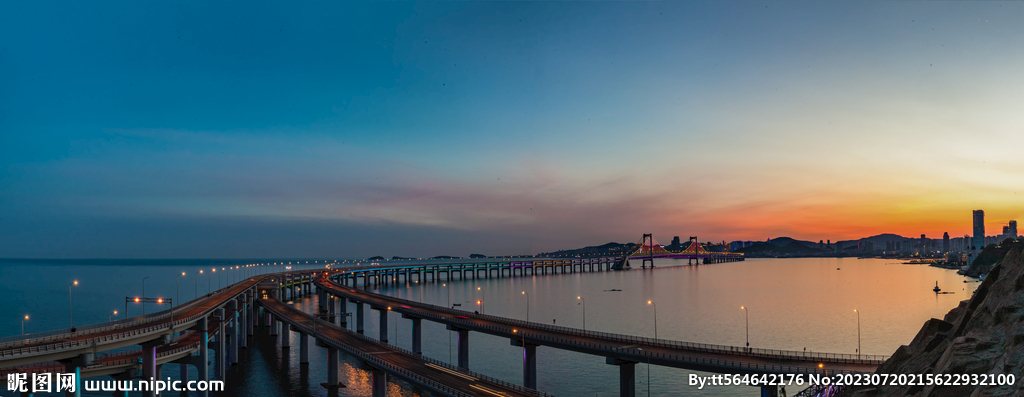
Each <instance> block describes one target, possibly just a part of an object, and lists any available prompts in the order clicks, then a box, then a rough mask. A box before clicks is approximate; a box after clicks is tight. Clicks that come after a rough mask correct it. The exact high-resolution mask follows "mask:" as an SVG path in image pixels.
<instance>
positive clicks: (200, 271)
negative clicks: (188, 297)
mask: <svg viewBox="0 0 1024 397" xmlns="http://www.w3.org/2000/svg"><path fill="white" fill-rule="evenodd" d="M200 274H203V269H199V272H198V273H196V299H199V275H200Z"/></svg>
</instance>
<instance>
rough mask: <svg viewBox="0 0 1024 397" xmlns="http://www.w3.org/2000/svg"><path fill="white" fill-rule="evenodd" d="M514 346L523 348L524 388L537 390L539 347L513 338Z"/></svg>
mask: <svg viewBox="0 0 1024 397" xmlns="http://www.w3.org/2000/svg"><path fill="white" fill-rule="evenodd" d="M511 342H512V343H511V344H512V346H522V347H523V386H526V387H529V388H531V389H537V345H534V344H532V343H525V341H523V340H521V339H516V338H512V341H511Z"/></svg>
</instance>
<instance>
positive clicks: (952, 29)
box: [0, 2, 1024, 257]
mask: <svg viewBox="0 0 1024 397" xmlns="http://www.w3.org/2000/svg"><path fill="white" fill-rule="evenodd" d="M76 7H78V8H76ZM51 8H52V7H47V6H45V5H40V4H32V3H26V4H4V5H2V6H0V36H2V37H5V38H7V40H4V42H5V43H6V44H5V46H4V47H3V48H0V86H2V87H4V88H3V89H0V130H2V131H3V133H2V134H0V155H2V156H0V159H2V160H0V226H2V227H0V230H2V231H0V257H284V256H298V257H331V256H341V257H363V256H369V255H384V256H390V255H398V256H433V255H468V254H470V253H483V254H491V255H503V254H532V253H537V252H544V251H551V250H556V249H565V248H576V247H581V246H585V245H597V244H603V243H606V242H609V241H616V242H623V243H625V242H634V241H637V240H639V238H640V235H641V234H643V233H654V234H655V236H656V238H658V240H659V241H661V242H662V243H667V242H668V241H669V240H670V239H671V238H672V236H683V238H684V239H685V238H686V237H687V236H692V235H696V236H699V237H700V238H701V240H704V241H708V240H710V241H722V240H725V241H731V240H764V239H766V238H774V237H780V236H790V237H794V238H799V239H806V240H813V241H817V240H825V239H830V240H832V241H836V240H841V239H854V238H860V237H867V236H871V235H876V234H881V233H897V234H901V235H904V236H908V237H909V236H917V235H920V234H926V235H927V236H928V237H933V238H938V237H941V235H942V233H943V232H949V233H950V235H952V236H954V237H957V236H962V235H964V234H966V233H970V227H971V223H970V222H971V218H970V216H971V212H970V211H971V210H973V209H984V210H985V211H986V220H987V222H988V234H989V235H996V234H998V233H999V227H1000V225H1002V224H1005V222H1006V221H1008V220H1011V219H1021V218H1024V156H1022V152H1021V148H1024V113H1022V112H1021V111H1020V110H1021V109H1024V74H1021V73H1020V71H1021V70H1024V52H1021V51H1020V48H1021V46H1022V45H1024V30H1021V29H1020V28H1019V21H1021V20H1024V4H1021V3H1001V2H984V3H976V2H971V3H930V2H928V3H902V2H901V3H874V2H871V3H868V2H865V3H842V4H837V3H829V4H820V3H764V2H740V3H736V2H733V3H720V4H704V3H671V2H670V3H661V2H658V3H633V2H624V3H619V2H615V3H603V2H601V3H598V2H585V3H576V2H557V3H548V2H536V3H534V2H529V3H514V2H513V3H505V2H500V3H339V4H333V3H326V4H324V3H316V4H313V3H303V4H292V3H259V4H251V5H245V6H244V7H243V5H240V4H233V3H224V4H198V3H187V4H177V3H148V4H135V3H121V4H117V5H115V4H108V3H104V4H103V5H102V6H98V7H94V6H92V5H90V6H88V7H87V6H85V5H77V6H76V5H72V6H69V7H67V8H66V9H61V10H53V9H51Z"/></svg>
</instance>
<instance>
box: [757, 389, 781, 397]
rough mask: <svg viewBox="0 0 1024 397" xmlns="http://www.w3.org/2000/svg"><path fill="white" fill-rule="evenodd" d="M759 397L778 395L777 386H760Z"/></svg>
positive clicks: (776, 396) (775, 396)
mask: <svg viewBox="0 0 1024 397" xmlns="http://www.w3.org/2000/svg"><path fill="white" fill-rule="evenodd" d="M761 397H779V387H778V386H761Z"/></svg>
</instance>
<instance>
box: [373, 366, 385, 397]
mask: <svg viewBox="0 0 1024 397" xmlns="http://www.w3.org/2000/svg"><path fill="white" fill-rule="evenodd" d="M370 376H371V377H372V379H373V380H372V382H373V383H372V385H373V386H372V388H373V397H387V395H388V394H387V393H388V374H387V373H385V372H384V371H381V370H379V369H376V368H373V369H371V370H370Z"/></svg>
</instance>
